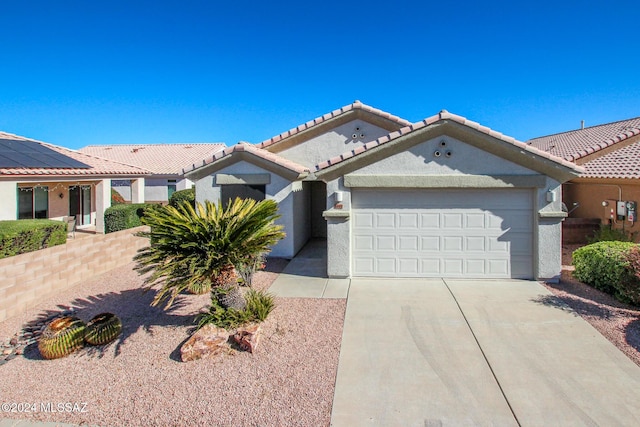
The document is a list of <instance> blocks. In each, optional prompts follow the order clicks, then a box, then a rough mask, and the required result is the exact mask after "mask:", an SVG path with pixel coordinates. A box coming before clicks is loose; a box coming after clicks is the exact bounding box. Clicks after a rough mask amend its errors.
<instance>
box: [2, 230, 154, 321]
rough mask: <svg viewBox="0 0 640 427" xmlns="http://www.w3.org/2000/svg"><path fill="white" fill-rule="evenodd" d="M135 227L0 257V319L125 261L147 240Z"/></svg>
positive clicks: (124, 263)
mask: <svg viewBox="0 0 640 427" xmlns="http://www.w3.org/2000/svg"><path fill="white" fill-rule="evenodd" d="M145 228H146V227H136V228H131V229H129V230H122V231H118V232H115V233H110V234H95V235H92V236H91V237H85V238H77V239H74V240H71V239H70V240H67V243H66V244H64V245H59V246H54V247H52V248H47V249H42V250H39V251H35V252H29V253H26V254H21V255H17V256H13V257H9V258H4V259H0V321H2V320H4V319H6V318H8V317H12V316H15V315H17V314H20V313H22V312H24V311H25V310H27V309H29V308H31V307H33V306H35V305H36V304H38V303H39V302H41V301H43V300H44V299H46V298H48V297H50V296H51V295H54V294H55V293H57V292H60V291H64V290H66V289H69V288H71V287H73V286H75V285H77V284H78V283H80V282H82V281H84V280H87V279H90V278H92V277H94V276H97V275H100V274H103V273H106V272H107V271H109V270H113V269H114V268H118V267H122V266H124V265H127V264H129V263H130V262H131V261H132V259H133V257H134V255H136V253H137V251H138V249H140V248H142V247H144V246H147V245H148V239H146V238H143V237H136V236H135V235H134V233H136V232H138V231H141V230H144V229H145Z"/></svg>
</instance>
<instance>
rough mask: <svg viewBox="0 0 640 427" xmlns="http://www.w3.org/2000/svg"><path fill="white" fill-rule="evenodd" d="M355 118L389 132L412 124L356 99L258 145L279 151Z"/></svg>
mask: <svg viewBox="0 0 640 427" xmlns="http://www.w3.org/2000/svg"><path fill="white" fill-rule="evenodd" d="M355 119H360V120H364V121H366V122H369V123H371V124H373V125H375V126H378V127H381V128H383V129H386V130H387V131H389V132H391V131H394V130H398V129H400V128H402V127H404V126H409V125H410V124H411V122H409V121H407V120H404V119H402V118H400V117H398V116H394V115H392V114H389V113H387V112H385V111H382V110H379V109H377V108H373V107H371V106H368V105H366V104H363V103H361V102H360V101H357V100H356V101H354V102H353V103H352V104H349V105H345V106H344V107H342V108H338V109H337V110H334V111H332V112H330V113H327V114H325V115H323V116H320V117H317V118H315V119H313V120H310V121H308V122H306V123H304V124H301V125H300V126H297V127H295V128H293V129H290V130H288V131H287V132H283V133H281V134H280V135H276V136H274V137H272V138H270V139H267V140H265V141H262V142H261V143H259V144H256V145H257V146H258V147H259V148H264V149H268V150H269V151H272V152H276V153H277V152H280V151H283V150H285V149H287V148H290V147H292V146H294V145H297V144H300V143H301V142H304V141H306V140H308V139H310V138H313V137H315V136H318V135H321V134H322V133H324V132H327V130H328V129H331V128H334V127H338V126H340V125H342V124H345V123H347V122H349V121H352V120H355Z"/></svg>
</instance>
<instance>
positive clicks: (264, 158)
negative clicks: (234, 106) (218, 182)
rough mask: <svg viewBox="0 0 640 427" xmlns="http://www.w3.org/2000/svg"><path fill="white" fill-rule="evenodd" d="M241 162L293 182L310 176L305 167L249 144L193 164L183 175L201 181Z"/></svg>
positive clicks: (228, 149)
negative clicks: (251, 164) (199, 163)
mask: <svg viewBox="0 0 640 427" xmlns="http://www.w3.org/2000/svg"><path fill="white" fill-rule="evenodd" d="M239 161H246V162H249V163H253V164H255V165H257V166H260V167H262V168H264V169H267V170H269V171H271V172H274V173H276V174H278V175H281V176H284V177H286V178H288V179H291V180H295V179H300V178H304V177H305V176H307V175H308V174H309V169H308V168H306V167H305V166H302V165H300V164H298V163H295V162H292V161H291V160H287V159H285V158H284V157H281V156H278V155H277V154H274V153H270V152H269V151H267V150H263V149H260V148H257V147H256V146H254V145H252V144H249V143H247V142H240V143H238V144H236V145H234V146H232V147H229V148H226V149H224V150H222V151H219V152H218V153H216V154H215V155H214V156H213V157H211V158H209V159H205V160H203V161H202V164H201V165H195V164H193V165H192V166H191V169H189V170H186V169H184V170H183V173H184V175H185V176H186V177H187V178H189V179H199V178H201V177H203V176H206V175H209V174H211V173H213V172H215V171H217V170H220V169H222V168H224V167H227V166H229V165H231V164H233V163H237V162H239Z"/></svg>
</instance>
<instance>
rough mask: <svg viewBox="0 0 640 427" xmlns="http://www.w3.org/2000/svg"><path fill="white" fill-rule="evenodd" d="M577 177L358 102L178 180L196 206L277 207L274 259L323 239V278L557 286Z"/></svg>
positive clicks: (511, 149)
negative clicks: (263, 202) (565, 205)
mask: <svg viewBox="0 0 640 427" xmlns="http://www.w3.org/2000/svg"><path fill="white" fill-rule="evenodd" d="M580 172H582V168H581V167H580V166H577V165H575V164H573V163H571V162H568V161H566V160H563V159H561V158H558V157H556V156H553V155H550V154H549V153H546V152H544V151H541V150H538V149H536V148H534V147H532V146H531V145H527V144H525V143H523V142H519V141H516V140H515V139H513V138H511V137H507V136H504V135H502V134H501V133H499V132H495V131H493V130H491V129H489V128H487V127H484V126H481V125H480V124H478V123H475V122H472V121H469V120H467V119H465V118H464V117H460V116H457V115H454V114H451V113H448V112H446V111H441V112H440V113H438V114H436V115H434V116H432V117H429V118H427V119H425V120H422V121H420V122H417V123H411V122H409V121H406V120H404V119H401V118H399V117H396V116H393V115H391V114H389V113H386V112H384V111H381V110H378V109H375V108H372V107H370V106H368V105H365V104H363V103H361V102H359V101H355V102H354V103H352V104H350V105H347V106H345V107H342V108H340V109H338V110H335V111H333V112H331V113H328V114H325V115H323V116H321V117H318V118H316V119H314V120H311V121H309V122H307V123H305V124H302V125H300V126H298V127H296V128H293V129H291V130H289V131H288V132H285V133H282V134H280V135H278V136H275V137H273V138H271V139H268V140H266V141H263V142H261V143H259V144H255V145H253V144H249V143H239V144H237V145H235V146H232V147H229V148H227V149H225V150H224V151H222V152H219V153H217V154H216V155H214V156H212V157H211V158H208V159H206V160H205V161H203V162H200V163H198V164H194V165H193V166H192V167H191V168H190V169H189V170H185V176H186V177H187V178H189V179H191V180H193V181H194V182H195V186H196V197H197V199H198V200H199V201H204V200H206V199H208V200H211V201H214V202H218V201H222V202H223V203H226V201H227V200H228V199H229V198H232V197H234V196H236V195H239V196H244V197H253V198H255V199H263V198H269V199H273V200H275V201H277V202H278V203H279V208H280V214H281V215H282V217H281V219H280V223H281V224H283V225H284V227H285V231H286V233H287V236H286V238H285V239H283V240H282V241H281V242H279V243H278V244H277V245H276V246H274V248H273V251H272V255H273V256H280V257H287V258H291V257H293V256H295V255H296V253H297V252H298V251H299V250H300V249H301V248H302V247H303V246H304V245H305V243H306V242H307V241H308V240H309V239H310V238H316V237H318V238H326V240H327V255H328V257H327V273H328V275H329V277H336V278H340V277H364V276H373V277H451V278H453V277H456V278H457V277H461V278H498V277H499V278H527V279H531V278H540V279H554V278H557V277H559V275H560V270H561V222H562V220H563V219H564V217H566V213H564V212H563V211H562V194H561V192H562V188H561V184H562V183H563V182H565V181H567V180H569V179H572V178H575V177H577V176H578V175H579V173H580Z"/></svg>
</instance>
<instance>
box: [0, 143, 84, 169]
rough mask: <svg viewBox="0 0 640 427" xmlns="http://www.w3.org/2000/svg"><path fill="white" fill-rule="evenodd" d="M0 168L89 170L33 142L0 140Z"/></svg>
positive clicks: (80, 163) (77, 162)
mask: <svg viewBox="0 0 640 427" xmlns="http://www.w3.org/2000/svg"><path fill="white" fill-rule="evenodd" d="M0 168H58V169H89V168H91V166H89V165H86V164H84V163H82V162H80V161H78V160H76V159H72V158H71V157H68V156H65V155H64V154H62V153H58V152H57V151H54V150H52V149H51V148H49V147H46V146H44V145H42V144H40V143H38V142H35V141H24V140H15V139H2V138H0Z"/></svg>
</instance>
